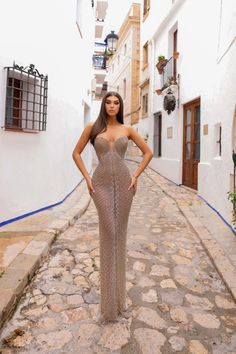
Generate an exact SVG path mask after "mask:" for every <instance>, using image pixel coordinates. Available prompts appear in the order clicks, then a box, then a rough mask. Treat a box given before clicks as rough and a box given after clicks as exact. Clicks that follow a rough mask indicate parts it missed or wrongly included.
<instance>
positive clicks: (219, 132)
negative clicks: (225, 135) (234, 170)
mask: <svg viewBox="0 0 236 354" xmlns="http://www.w3.org/2000/svg"><path fill="white" fill-rule="evenodd" d="M221 135H222V127H221V123H217V124H215V138H216V140H215V141H216V148H215V156H221V148H222V146H221Z"/></svg>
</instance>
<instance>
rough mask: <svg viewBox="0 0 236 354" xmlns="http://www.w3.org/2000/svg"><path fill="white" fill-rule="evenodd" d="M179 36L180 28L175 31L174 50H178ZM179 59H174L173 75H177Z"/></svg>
mask: <svg viewBox="0 0 236 354" xmlns="http://www.w3.org/2000/svg"><path fill="white" fill-rule="evenodd" d="M177 37H178V29H176V30H175V31H174V33H173V51H174V52H177ZM176 62H177V60H176V59H174V60H173V76H174V78H176V77H177V63H176Z"/></svg>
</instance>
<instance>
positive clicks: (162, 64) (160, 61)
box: [156, 55, 168, 75]
mask: <svg viewBox="0 0 236 354" xmlns="http://www.w3.org/2000/svg"><path fill="white" fill-rule="evenodd" d="M167 62H168V60H167V59H166V58H165V56H164V55H159V56H158V62H157V64H156V68H157V70H158V72H159V74H160V75H161V74H162V73H163V69H164V67H165V66H166V64H167Z"/></svg>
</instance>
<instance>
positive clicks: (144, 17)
mask: <svg viewBox="0 0 236 354" xmlns="http://www.w3.org/2000/svg"><path fill="white" fill-rule="evenodd" d="M148 15H149V10H147V12H146V13H145V14H144V15H143V22H144V21H145V20H146V18H147V17H148Z"/></svg>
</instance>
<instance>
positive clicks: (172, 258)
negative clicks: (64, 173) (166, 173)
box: [1, 162, 236, 354]
mask: <svg viewBox="0 0 236 354" xmlns="http://www.w3.org/2000/svg"><path fill="white" fill-rule="evenodd" d="M127 164H128V166H129V168H130V169H131V170H132V169H134V168H135V166H136V164H135V162H127ZM152 173H153V172H152V171H151V170H150V169H148V171H144V172H143V173H142V174H141V176H140V178H139V179H138V189H137V193H136V195H135V197H134V201H133V205H132V208H131V212H130V218H129V225H128V232H127V287H126V288H127V304H128V306H129V307H130V316H129V317H128V316H127V318H120V320H119V322H117V323H111V324H99V323H98V322H97V314H98V307H99V296H100V292H99V235H98V217H97V212H96V209H95V206H94V204H93V201H92V200H91V202H90V204H89V207H88V209H87V210H86V212H85V213H84V214H83V215H82V217H80V218H79V219H78V220H77V222H76V223H75V224H74V225H73V226H71V227H70V228H69V229H67V230H66V231H65V232H64V233H61V234H60V235H59V236H58V238H57V239H56V241H55V242H54V243H53V245H52V247H51V250H50V254H49V256H48V258H47V259H46V260H45V261H44V262H43V263H42V264H41V267H40V268H39V269H38V270H37V272H36V274H35V276H34V277H33V279H32V281H31V283H30V285H29V286H28V287H27V288H26V291H25V293H24V295H23V297H22V298H21V301H20V303H19V305H18V307H17V309H16V312H15V314H14V315H13V317H12V318H11V320H10V321H8V323H7V324H6V326H5V327H4V329H3V331H2V334H1V348H2V349H1V353H2V354H11V353H38V352H41V353H74V354H93V353H94V354H95V353H96V354H105V353H107V354H108V353H112V354H118V353H119V354H121V353H122V354H158V353H163V354H164V353H165V354H170V353H183V354H184V353H186V354H187V353H193V354H206V353H213V354H224V353H225V354H233V353H234V354H235V353H236V305H235V302H234V300H233V298H232V296H231V294H230V292H229V291H228V289H227V288H226V286H225V284H224V282H223V281H222V279H221V277H220V275H219V274H218V272H217V270H216V268H215V267H214V265H213V263H212V261H211V259H210V258H209V256H208V254H207V252H206V251H205V250H204V248H203V246H202V243H201V241H200V239H199V237H198V236H197V235H196V233H195V231H194V230H193V228H192V227H191V226H190V224H189V222H188V221H187V220H186V218H185V217H184V215H183V213H182V212H181V210H180V209H179V207H178V205H177V204H176V202H175V201H174V200H173V199H172V198H170V197H169V196H168V195H167V194H166V193H165V192H164V191H163V190H162V189H161V188H160V186H159V184H158V183H156V182H155V181H154V180H153V179H152V178H151V175H152ZM156 178H159V180H160V183H161V180H162V178H161V177H159V176H158V177H156ZM186 193H187V192H186Z"/></svg>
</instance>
